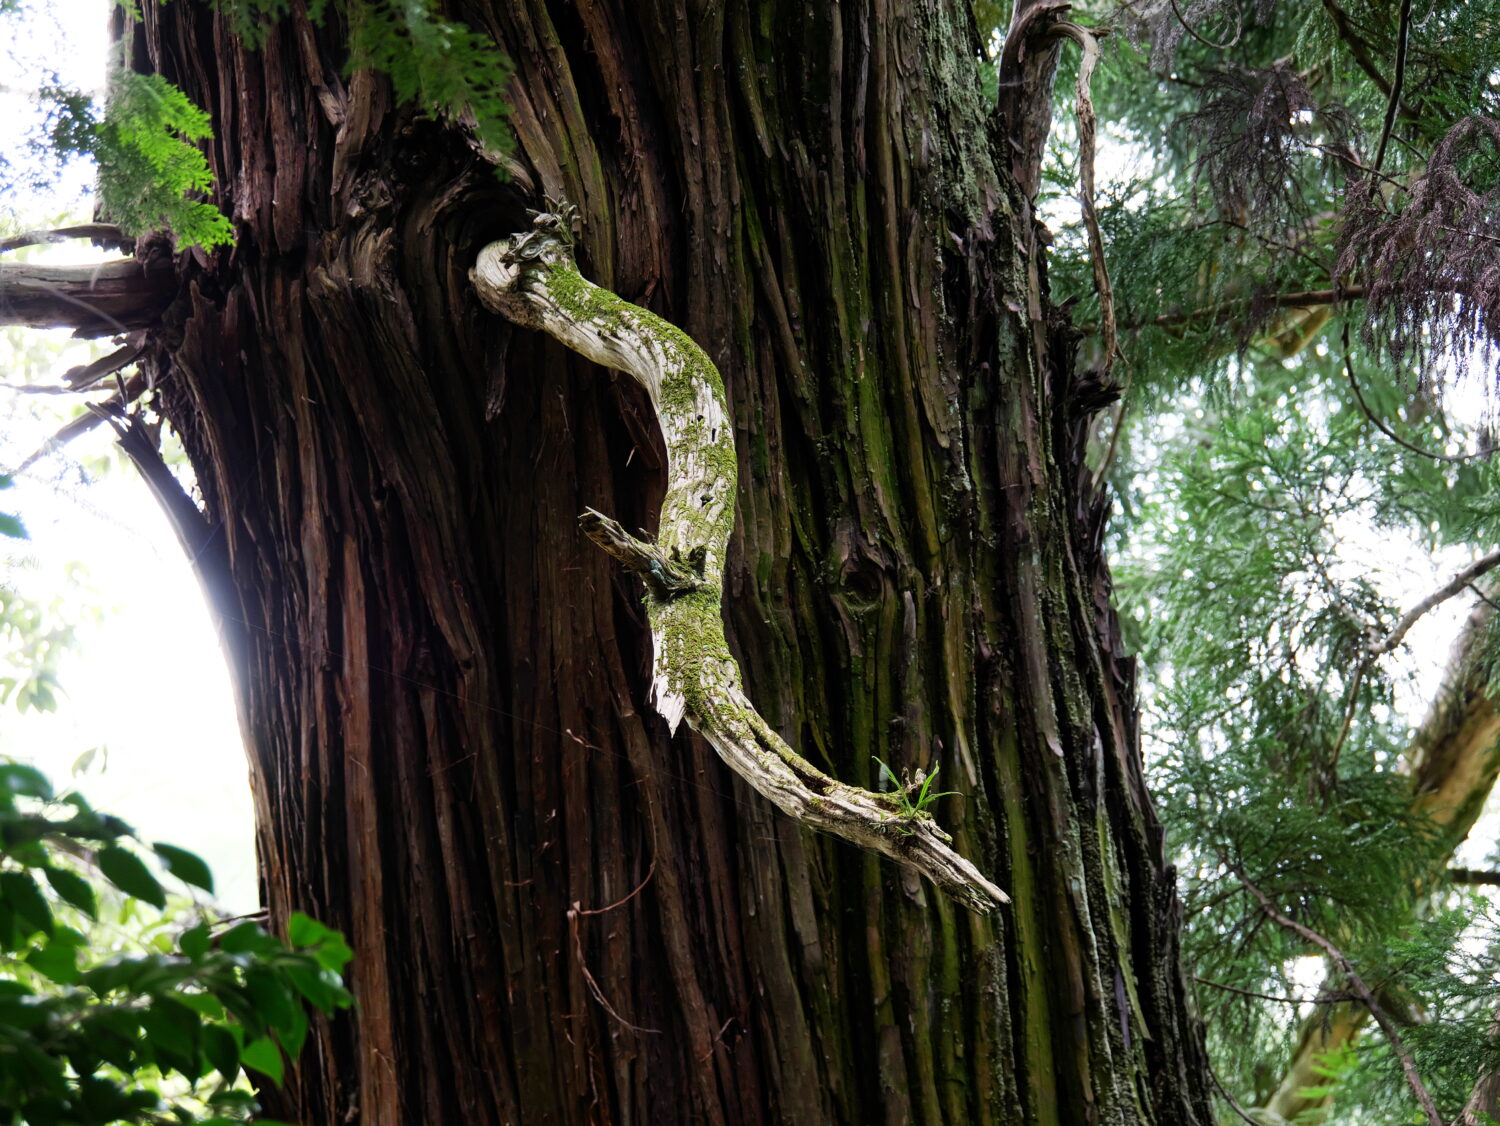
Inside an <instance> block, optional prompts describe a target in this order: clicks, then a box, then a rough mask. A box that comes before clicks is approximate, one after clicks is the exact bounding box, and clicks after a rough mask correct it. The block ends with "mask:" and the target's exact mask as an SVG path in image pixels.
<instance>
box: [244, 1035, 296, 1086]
mask: <svg viewBox="0 0 1500 1126" xmlns="http://www.w3.org/2000/svg"><path fill="white" fill-rule="evenodd" d="M240 1062H241V1063H243V1064H244V1065H245V1066H246V1067H249V1068H254V1069H255V1070H256V1071H258V1072H260V1073H261V1074H262V1075H264V1076H266V1077H268V1078H269V1079H270V1080H271V1082H273V1083H275V1084H276V1086H278V1087H280V1086H281V1080H282V1077H283V1075H284V1074H285V1067H284V1065H283V1064H282V1061H281V1049H280V1048H278V1047H277V1046H276V1041H274V1040H272V1039H271V1038H270V1037H269V1036H262V1037H261V1038H260V1039H258V1040H252V1041H250V1043H248V1044H246V1045H245V1046H244V1048H243V1049H242V1050H241V1051H240Z"/></svg>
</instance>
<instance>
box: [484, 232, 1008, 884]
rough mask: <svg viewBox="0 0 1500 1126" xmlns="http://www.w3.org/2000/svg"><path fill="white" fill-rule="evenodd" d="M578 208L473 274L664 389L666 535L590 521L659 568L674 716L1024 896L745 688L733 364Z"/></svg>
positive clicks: (860, 836) (806, 803)
mask: <svg viewBox="0 0 1500 1126" xmlns="http://www.w3.org/2000/svg"><path fill="white" fill-rule="evenodd" d="M572 215H573V209H572V208H571V207H568V206H566V205H561V206H554V207H553V208H552V210H551V211H549V212H546V213H542V214H538V215H537V218H536V224H535V227H534V229H533V230H531V231H529V232H527V233H525V234H521V235H517V236H515V237H512V238H509V239H504V240H502V241H500V242H496V243H492V244H490V245H489V246H487V247H485V248H484V250H482V251H481V252H480V254H479V259H478V262H477V263H476V264H475V267H474V269H473V270H472V271H471V272H470V277H471V278H472V280H473V282H474V286H475V288H476V290H477V291H478V293H479V297H480V299H481V300H482V301H483V302H484V304H485V305H486V306H487V307H488V308H490V309H492V310H494V311H495V312H497V313H500V314H501V315H502V316H505V317H507V318H508V319H510V320H512V321H514V322H516V323H517V324H521V325H525V326H528V327H531V328H537V329H541V330H542V331H544V332H547V333H548V334H550V335H551V336H553V337H555V338H556V339H557V340H559V341H560V342H561V343H563V344H564V345H566V346H567V347H569V348H571V349H573V350H574V351H576V352H579V353H581V354H582V355H584V356H586V357H587V358H588V359H590V360H593V361H594V362H595V363H597V364H600V365H602V366H604V367H610V368H615V369H617V370H619V371H623V372H625V373H626V374H627V375H629V376H631V377H632V378H634V379H635V380H636V382H638V383H639V384H640V385H641V386H642V387H643V388H645V390H646V392H647V394H648V395H649V396H650V398H651V404H652V406H653V407H654V408H655V410H656V415H657V420H658V422H659V423H660V425H661V429H662V436H663V438H664V439H665V444H666V449H667V491H666V496H665V498H664V499H663V501H662V507H661V518H660V530H659V532H658V534H657V538H656V542H655V543H648V542H646V541H644V540H641V539H638V538H636V537H635V536H632V535H630V534H629V533H627V532H626V531H625V530H624V529H623V528H621V527H620V526H619V525H618V524H617V523H615V522H614V521H613V520H611V519H609V518H608V517H605V516H602V515H601V514H599V513H597V512H593V511H589V512H586V513H584V515H583V517H582V525H583V530H584V532H585V534H587V535H588V536H589V538H591V539H592V540H594V542H596V543H598V544H599V545H600V546H601V547H603V548H604V549H605V550H606V551H608V552H609V553H610V554H611V555H612V556H614V557H615V558H616V559H619V560H621V561H622V562H623V563H624V564H625V565H626V566H627V567H628V568H629V569H630V570H632V571H634V572H635V573H636V574H638V575H640V576H641V578H642V579H643V580H644V582H645V585H646V592H647V593H646V605H647V610H648V614H649V617H650V621H651V639H652V644H653V647H654V650H655V657H654V661H655V664H654V676H653V693H654V697H655V704H656V708H657V710H658V711H659V712H660V713H661V714H662V716H663V717H664V718H665V719H666V721H667V723H668V725H669V726H670V727H671V728H672V729H673V730H674V731H675V730H676V729H677V727H678V725H679V724H680V723H681V722H682V721H684V720H686V721H687V724H688V726H689V727H691V728H692V729H693V730H695V731H697V732H698V733H699V734H700V735H702V736H703V737H704V738H705V739H707V740H708V742H709V743H710V744H711V745H712V746H713V748H714V750H715V751H717V752H718V753H719V756H720V757H721V758H723V759H724V761H725V762H726V763H727V764H728V765H729V767H730V769H731V770H733V771H734V772H735V773H737V774H738V775H739V776H740V777H741V778H743V779H745V781H746V782H748V783H749V784H750V785H751V786H752V787H754V788H755V790H756V791H757V792H758V793H760V794H761V795H763V796H764V797H766V798H768V799H769V800H770V801H772V802H773V803H775V804H776V806H778V807H779V808H780V809H781V810H783V811H784V812H786V813H788V814H790V815H791V816H792V817H794V818H795V819H796V820H798V821H800V822H801V823H802V824H804V825H807V826H808V827H810V828H813V829H818V830H821V831H823V832H827V833H833V834H835V835H837V836H840V837H843V838H844V839H845V840H848V841H851V842H853V843H854V844H856V845H859V846H860V847H862V848H868V849H872V850H874V851H876V852H880V853H884V854H885V855H886V856H889V857H891V858H892V859H894V860H896V861H898V862H899V863H901V864H904V865H906V866H907V867H908V868H911V869H914V870H915V871H917V872H920V873H921V874H922V875H924V876H926V877H927V878H928V879H930V880H931V881H932V882H933V883H935V884H936V885H937V886H938V887H939V888H941V889H942V890H943V891H944V892H946V893H947V894H949V895H951V896H952V897H953V898H955V899H957V900H958V901H959V902H961V903H963V904H965V905H966V906H968V907H970V908H971V909H972V910H974V911H978V912H982V913H988V912H991V911H993V910H995V909H996V908H997V907H998V906H1000V905H1001V904H1003V903H1008V902H1009V898H1008V897H1007V896H1006V895H1005V893H1004V892H1003V891H1001V890H1000V889H999V888H998V887H996V886H995V885H994V884H993V883H991V882H990V881H989V880H987V879H986V878H985V877H984V876H983V875H982V874H981V873H980V872H979V870H978V869H977V868H975V867H974V865H972V864H971V863H969V861H967V860H965V859H964V858H963V857H962V856H960V855H959V854H958V853H957V852H955V851H954V850H953V849H952V848H951V847H950V843H951V840H952V838H951V837H949V835H948V834H947V833H945V832H943V830H942V829H940V828H939V827H938V826H937V824H936V823H935V822H934V821H933V820H932V818H931V816H930V815H928V814H927V813H926V812H925V811H920V810H917V809H916V808H915V807H914V806H913V805H912V803H911V800H910V798H909V797H908V795H907V794H906V793H905V792H898V793H895V794H879V793H873V792H871V791H868V790H863V789H860V788H858V787H855V786H849V785H845V784H844V783H842V782H839V781H838V780H837V779H835V778H832V777H830V776H829V775H827V774H825V773H823V772H822V771H821V770H818V769H817V768H816V767H814V766H813V765H812V764H811V763H809V762H808V761H807V760H806V759H804V758H803V757H802V756H801V755H799V754H797V752H796V751H794V750H792V748H791V747H789V746H788V745H787V744H786V742H785V741H783V740H782V738H781V737H780V736H779V735H778V734H777V733H776V732H775V731H774V730H772V728H771V725H770V724H769V723H767V722H766V721H765V719H763V718H762V717H761V715H760V713H759V712H757V711H756V710H755V707H754V705H753V704H751V703H750V701H749V699H748V698H747V697H746V696H745V692H744V689H743V687H742V684H741V679H740V669H739V664H738V663H737V662H736V661H735V659H734V657H733V656H731V654H730V652H729V646H728V643H727V642H726V641H725V638H724V623H723V619H722V617H721V613H720V600H721V591H722V576H723V572H724V563H725V556H726V552H727V549H728V545H729V535H730V532H731V531H732V530H733V528H734V501H735V479H736V475H737V460H736V455H735V448H734V434H733V431H732V429H731V426H730V420H729V410H728V405H727V402H726V399H725V396H724V385H723V380H722V379H721V377H720V375H719V372H718V369H717V368H716V367H714V364H713V362H712V361H711V360H710V359H709V358H708V356H707V355H705V354H704V352H703V350H702V349H701V348H699V347H698V345H697V344H695V343H694V342H693V341H692V339H691V338H690V337H688V335H687V334H686V333H684V332H683V331H682V330H681V329H679V328H677V327H675V326H673V325H671V324H669V323H668V322H666V321H664V320H662V319H661V318H660V317H658V316H656V315H655V314H654V313H651V312H648V311H647V310H645V309H642V308H639V307H638V306H635V305H631V304H630V303H628V302H626V301H624V300H622V299H621V298H619V297H617V296H616V295H615V294H613V293H610V292H608V291H607V290H603V289H600V288H599V287H598V286H595V285H593V284H592V283H590V282H588V281H585V280H584V278H583V277H582V276H581V275H580V274H579V273H578V269H577V267H576V266H575V265H574V263H573V252H572ZM903 799H906V800H903Z"/></svg>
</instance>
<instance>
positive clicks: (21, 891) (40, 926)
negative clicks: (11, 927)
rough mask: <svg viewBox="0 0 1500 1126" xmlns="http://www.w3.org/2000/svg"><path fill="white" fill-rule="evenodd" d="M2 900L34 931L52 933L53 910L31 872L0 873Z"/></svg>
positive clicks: (0, 895)
mask: <svg viewBox="0 0 1500 1126" xmlns="http://www.w3.org/2000/svg"><path fill="white" fill-rule="evenodd" d="M0 898H3V899H4V901H5V903H6V905H7V906H8V907H9V908H10V909H11V910H12V911H14V912H15V914H16V917H17V918H18V919H20V920H22V921H23V922H26V923H29V924H30V925H31V927H32V929H34V930H39V931H41V932H42V933H43V934H49V935H50V934H51V933H52V908H51V907H49V906H47V897H46V896H44V895H43V894H42V889H41V888H39V887H37V886H36V880H34V879H32V877H31V873H30V872H0Z"/></svg>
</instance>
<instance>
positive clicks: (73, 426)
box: [10, 373, 147, 476]
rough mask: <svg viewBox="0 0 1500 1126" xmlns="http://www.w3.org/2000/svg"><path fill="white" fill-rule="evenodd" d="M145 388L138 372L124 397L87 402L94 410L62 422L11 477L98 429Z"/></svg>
mask: <svg viewBox="0 0 1500 1126" xmlns="http://www.w3.org/2000/svg"><path fill="white" fill-rule="evenodd" d="M146 389H147V384H146V377H145V376H144V375H141V374H139V373H137V374H136V375H133V376H131V377H130V380H129V381H128V382H127V383H126V384H125V387H124V395H120V394H115V395H111V396H110V397H109V398H108V399H105V400H103V401H102V402H97V403H93V402H91V403H88V404H87V406H88V407H89V408H91V409H89V410H85V411H84V412H83V413H82V414H80V415H78V416H77V417H75V418H72V419H69V420H68V421H67V422H65V423H63V425H62V426H61V427H59V428H58V430H57V432H56V433H55V434H53V435H52V437H50V438H48V439H47V440H46V441H45V442H43V443H42V444H41V445H40V446H38V447H37V448H36V449H35V450H33V451H32V452H31V454H30V456H29V457H27V458H26V460H25V461H23V462H21V464H20V465H18V466H16V467H15V468H14V469H13V470H11V471H10V473H11V476H16V475H17V474H21V473H25V472H26V471H27V470H28V469H30V468H31V467H32V466H33V465H35V464H36V463H37V462H39V461H41V460H42V458H44V457H47V456H49V455H50V454H53V453H55V452H56V451H57V450H58V449H60V448H61V447H63V446H65V445H67V444H68V443H69V442H71V441H73V440H74V439H75V438H80V437H82V436H83V435H85V434H87V433H88V432H89V431H91V430H94V429H96V428H97V427H98V426H99V424H100V423H102V422H103V421H104V419H105V417H106V415H107V414H109V413H110V412H118V411H121V410H123V409H124V408H125V407H127V406H129V405H130V404H131V403H133V402H135V400H136V399H138V398H140V396H141V393H142V392H143V391H145V390H146ZM100 412H103V413H100Z"/></svg>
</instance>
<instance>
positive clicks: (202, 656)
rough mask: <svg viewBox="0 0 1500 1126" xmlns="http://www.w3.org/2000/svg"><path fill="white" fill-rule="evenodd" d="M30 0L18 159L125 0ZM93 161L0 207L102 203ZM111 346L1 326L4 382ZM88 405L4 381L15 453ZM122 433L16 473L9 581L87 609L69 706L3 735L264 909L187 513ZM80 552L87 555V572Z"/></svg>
mask: <svg viewBox="0 0 1500 1126" xmlns="http://www.w3.org/2000/svg"><path fill="white" fill-rule="evenodd" d="M31 7H32V11H31V12H30V13H27V15H26V17H23V18H24V20H25V22H24V24H21V26H22V27H23V28H24V33H23V34H20V35H15V36H12V37H9V38H8V39H7V41H6V42H5V43H4V44H3V45H0V70H3V71H4V75H5V77H4V80H3V81H0V151H3V152H4V153H5V154H6V155H7V156H8V157H9V158H10V159H12V160H16V159H17V158H18V156H19V154H21V153H23V152H24V149H25V145H26V132H27V129H28V127H29V126H30V124H31V122H32V121H34V120H35V110H34V108H33V105H32V103H31V102H30V100H29V99H28V98H27V96H26V91H27V90H28V89H34V88H35V87H36V86H37V85H39V84H41V83H43V82H45V81H47V80H48V75H47V73H46V71H47V70H48V69H52V70H56V71H57V72H58V76H59V78H60V79H61V80H62V82H63V83H64V84H66V85H71V86H74V87H78V88H82V89H86V90H94V89H98V88H99V87H100V86H101V85H102V79H103V73H104V65H105V57H106V50H107V46H108V43H107V37H106V32H107V25H108V14H109V8H110V3H109V0H54V2H51V3H45V4H44V3H38V2H33V3H32V5H31ZM13 21H14V18H13ZM14 26H16V23H15V22H11V24H10V26H7V28H6V31H7V32H8V33H9V32H10V31H11V30H12V27H14ZM92 176H93V172H92V169H90V168H88V167H86V166H85V167H76V168H74V169H71V170H70V171H69V172H68V173H67V174H66V175H65V176H64V178H63V180H62V182H61V183H60V184H58V185H57V187H56V190H53V191H50V192H45V193H39V194H34V195H32V196H30V197H28V198H7V199H5V200H3V201H0V212H3V213H4V214H3V215H0V221H6V222H11V223H18V224H19V225H21V226H26V227H33V226H50V225H54V224H56V223H58V222H63V221H87V220H88V219H89V218H90V217H91V210H92V201H91V200H90V199H89V198H88V185H89V184H90V182H91V180H92ZM99 258H100V251H99V250H98V249H97V248H95V247H93V246H91V245H89V244H88V243H87V242H82V243H73V244H66V245H63V246H60V247H55V248H48V249H47V250H46V252H45V260H47V261H53V262H66V261H75V262H78V261H85V262H87V261H98V260H99ZM33 260H35V259H33ZM0 265H3V262H0ZM106 343H107V342H106ZM96 347H97V346H95V345H91V344H87V343H80V342H76V341H70V340H69V338H68V334H67V333H66V332H56V333H45V334H43V333H37V332H35V331H31V330H25V329H17V328H12V329H7V330H3V331H0V384H17V383H42V382H52V383H55V382H57V380H58V377H59V376H60V375H61V374H62V372H64V371H66V370H67V369H68V368H69V367H71V366H72V365H74V364H77V363H82V362H86V360H87V358H89V357H90V356H91V355H93V354H94V352H93V351H91V349H94V348H96ZM78 409H79V405H78V403H77V401H76V400H74V399H72V398H71V397H69V398H62V397H56V396H39V395H27V394H21V393H17V392H15V391H12V390H8V389H6V388H4V387H3V386H0V468H8V467H11V466H14V465H15V464H16V463H18V462H19V461H21V460H22V459H23V458H25V457H26V456H27V455H28V454H29V453H31V452H32V451H33V450H35V449H37V448H38V447H39V446H40V445H41V444H42V443H43V442H44V441H45V440H46V439H47V437H48V436H49V435H50V434H52V433H53V432H54V431H55V430H56V428H57V425H58V422H59V420H60V419H61V418H65V417H69V416H71V415H72V414H74V413H76V412H77V411H78ZM111 447H112V442H111V438H110V435H109V434H108V432H107V431H105V432H96V433H94V434H91V435H89V436H88V437H87V438H85V439H81V440H79V441H78V442H75V443H73V444H72V445H70V446H68V447H67V448H66V449H65V450H63V451H61V452H60V454H59V455H58V456H56V457H53V458H50V459H48V460H47V461H45V462H43V463H40V464H39V465H38V466H37V467H36V468H35V470H34V471H32V472H30V473H28V474H26V475H25V476H23V477H21V478H18V479H17V482H16V488H14V489H12V490H9V491H8V492H7V493H6V495H5V508H6V509H7V510H8V511H9V510H14V511H17V512H19V514H20V515H21V517H22V519H23V520H24V521H25V523H26V526H27V529H28V531H29V532H30V534H31V539H30V540H29V541H26V542H22V543H17V544H12V543H11V542H10V541H6V543H5V545H3V546H0V558H3V562H0V584H4V585H5V586H7V587H11V588H13V589H14V590H16V591H17V593H19V594H21V595H23V596H26V597H30V598H32V599H35V600H39V601H44V602H50V601H53V600H54V599H55V600H57V601H58V602H59V603H60V604H61V614H62V616H63V617H64V618H70V619H71V618H82V619H83V621H82V623H81V625H80V627H79V630H78V650H77V652H76V653H74V654H72V655H71V656H70V657H69V658H68V659H67V660H66V661H65V663H64V665H63V668H62V671H61V681H62V688H63V691H64V692H65V693H66V695H64V696H61V697H60V698H59V703H58V710H57V711H56V713H53V714H42V713H35V712H32V713H28V714H25V715H21V714H19V713H18V712H17V711H16V709H15V708H14V706H11V705H7V706H5V707H3V708H0V753H3V754H7V755H13V756H15V757H17V758H24V759H29V760H31V761H34V762H36V763H37V765H39V766H41V767H42V768H43V769H44V770H46V771H47V773H48V774H49V775H50V776H51V777H52V779H53V781H54V783H55V784H56V785H57V786H58V787H59V788H63V787H68V786H76V787H77V788H78V789H80V790H82V791H83V793H84V794H85V795H86V796H87V797H88V798H89V800H90V801H92V802H93V803H94V804H95V805H96V806H98V807H99V808H101V809H104V810H107V811H109V812H111V813H115V814H117V815H119V816H121V817H123V818H125V819H126V820H127V821H129V822H131V823H132V824H133V825H135V826H136V828H137V829H139V831H140V833H141V835H142V836H143V837H144V838H145V839H147V840H152V841H155V840H162V841H166V842H168V843H170V844H176V845H180V846H182V847H184V848H189V849H192V850H194V851H195V852H198V853H200V854H201V855H202V856H203V857H204V858H205V859H206V860H207V861H208V862H209V864H210V865H211V866H212V868H213V871H214V877H215V881H216V883H217V886H218V891H219V896H218V898H219V902H220V904H221V905H222V907H223V908H224V909H225V910H226V911H228V912H230V913H238V912H244V911H250V910H254V909H255V908H256V906H257V905H258V896H257V893H256V883H255V857H254V847H253V838H252V832H253V829H252V826H253V815H252V810H251V805H250V792H249V783H248V777H247V767H246V761H245V757H244V753H243V750H242V747H241V742H240V734H239V729H238V725H237V721H236V719H235V712H234V704H233V700H232V697H231V695H230V690H229V680H228V675H227V673H226V670H225V666H224V658H223V655H222V653H221V651H220V649H219V645H218V641H217V638H216V636H215V633H214V629H213V626H212V624H211V622H210V620H209V617H208V613H207V610H206V608H205V606H204V603H203V598H202V596H201V594H200V592H199V589H198V584H197V580H196V579H195V578H194V576H193V573H192V570H191V568H190V567H189V566H188V563H187V560H186V558H185V557H184V555H183V552H182V550H181V548H180V547H179V546H178V544H177V541H176V539H175V538H174V536H173V534H172V531H171V528H170V527H169V525H168V524H167V522H166V520H165V518H164V517H163V516H162V515H161V513H160V511H159V510H158V508H157V506H156V503H155V501H154V500H153V499H152V498H151V496H150V494H149V493H148V492H147V491H146V489H145V487H144V486H143V485H142V484H141V482H140V481H139V479H138V478H137V477H136V474H135V471H134V470H133V469H131V468H130V467H129V466H128V465H124V464H122V463H120V462H119V460H118V458H117V456H116V455H114V454H113V453H112V452H111ZM101 468H103V472H102V473H101V472H100V469H101ZM75 569H79V570H81V572H82V575H81V578H80V579H79V581H76V582H75V581H73V580H72V579H71V578H70V572H72V571H74V570H75ZM95 747H105V748H107V752H106V751H101V752H100V753H98V754H96V755H95V756H94V758H93V762H92V766H91V768H90V769H89V770H88V771H86V772H84V773H83V774H81V775H80V776H79V777H77V778H73V777H71V772H72V769H73V766H74V764H75V762H76V761H77V760H78V759H79V757H80V756H81V755H83V754H84V753H85V752H87V751H88V750H90V749H91V748H95Z"/></svg>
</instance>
